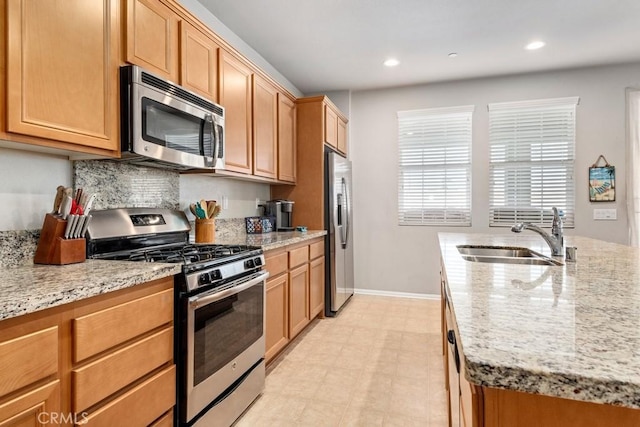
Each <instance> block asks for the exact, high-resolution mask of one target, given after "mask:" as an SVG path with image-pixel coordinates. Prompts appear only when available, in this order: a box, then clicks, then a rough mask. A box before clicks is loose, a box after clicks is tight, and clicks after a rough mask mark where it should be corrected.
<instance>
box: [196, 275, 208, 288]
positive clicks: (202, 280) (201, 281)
mask: <svg viewBox="0 0 640 427" xmlns="http://www.w3.org/2000/svg"><path fill="white" fill-rule="evenodd" d="M208 283H211V277H210V276H209V273H202V274H201V275H200V276H199V277H198V285H201V286H202V285H206V284H208Z"/></svg>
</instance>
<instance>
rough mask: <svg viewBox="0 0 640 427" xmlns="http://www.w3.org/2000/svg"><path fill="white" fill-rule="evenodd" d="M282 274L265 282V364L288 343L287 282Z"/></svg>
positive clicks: (285, 276)
mask: <svg viewBox="0 0 640 427" xmlns="http://www.w3.org/2000/svg"><path fill="white" fill-rule="evenodd" d="M288 278H289V277H288V275H286V274H283V275H281V276H278V277H276V278H275V279H271V280H269V281H268V282H267V303H266V316H265V317H266V327H265V329H266V338H265V342H266V353H265V359H266V361H267V363H268V362H269V361H270V360H271V359H273V357H274V356H275V355H276V354H278V352H279V351H280V350H282V349H283V348H284V347H285V346H286V345H287V343H288V342H289V286H288V284H289V282H288Z"/></svg>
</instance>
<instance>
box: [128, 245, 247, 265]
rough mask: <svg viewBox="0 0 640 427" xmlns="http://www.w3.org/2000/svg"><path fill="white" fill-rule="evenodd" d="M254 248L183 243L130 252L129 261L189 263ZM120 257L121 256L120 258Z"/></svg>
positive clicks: (222, 256)
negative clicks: (178, 245)
mask: <svg viewBox="0 0 640 427" xmlns="http://www.w3.org/2000/svg"><path fill="white" fill-rule="evenodd" d="M253 249H255V248H253V247H251V246H244V245H185V246H182V247H179V248H175V247H174V248H163V249H153V248H150V249H145V250H141V251H136V252H134V253H131V254H130V255H129V256H128V258H125V259H128V260H129V261H146V262H167V263H182V264H191V263H196V262H200V261H207V260H212V259H217V258H224V257H228V256H230V255H236V254H240V253H242V252H247V251H250V250H253ZM121 259H122V258H121Z"/></svg>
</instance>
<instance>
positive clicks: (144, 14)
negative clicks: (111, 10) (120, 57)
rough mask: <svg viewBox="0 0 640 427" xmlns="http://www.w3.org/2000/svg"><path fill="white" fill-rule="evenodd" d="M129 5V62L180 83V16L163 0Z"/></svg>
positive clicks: (132, 1)
mask: <svg viewBox="0 0 640 427" xmlns="http://www.w3.org/2000/svg"><path fill="white" fill-rule="evenodd" d="M126 4H127V10H126V14H127V15H126V22H127V27H126V28H127V32H126V49H127V55H126V59H127V62H130V63H132V64H136V65H139V66H141V67H142V68H144V69H146V70H147V71H149V72H151V73H154V74H157V75H159V76H162V77H164V78H167V79H169V80H171V81H173V82H178V15H176V14H175V13H174V12H173V11H172V10H171V9H169V8H168V7H167V6H165V5H164V4H162V3H160V1H159V0H128V1H127V2H126Z"/></svg>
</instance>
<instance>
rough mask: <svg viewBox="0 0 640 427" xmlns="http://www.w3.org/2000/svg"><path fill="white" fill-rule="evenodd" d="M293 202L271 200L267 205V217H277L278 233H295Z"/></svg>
mask: <svg viewBox="0 0 640 427" xmlns="http://www.w3.org/2000/svg"><path fill="white" fill-rule="evenodd" d="M293 203H294V202H293V201H291V200H282V199H279V200H269V201H268V202H267V204H266V205H265V215H266V216H271V217H275V219H276V231H293V229H294V227H293Z"/></svg>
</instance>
